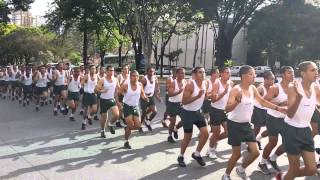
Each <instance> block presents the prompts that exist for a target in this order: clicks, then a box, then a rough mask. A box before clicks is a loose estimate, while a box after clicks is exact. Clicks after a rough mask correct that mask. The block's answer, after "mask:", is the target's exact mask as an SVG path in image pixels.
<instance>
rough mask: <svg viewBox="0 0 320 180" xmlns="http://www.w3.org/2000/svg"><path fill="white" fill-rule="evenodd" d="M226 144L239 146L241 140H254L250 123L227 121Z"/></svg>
mask: <svg viewBox="0 0 320 180" xmlns="http://www.w3.org/2000/svg"><path fill="white" fill-rule="evenodd" d="M227 128H228V144H230V145H231V146H240V145H241V143H242V142H256V136H255V135H254V132H253V130H252V128H251V125H250V123H238V122H234V121H232V120H228V121H227Z"/></svg>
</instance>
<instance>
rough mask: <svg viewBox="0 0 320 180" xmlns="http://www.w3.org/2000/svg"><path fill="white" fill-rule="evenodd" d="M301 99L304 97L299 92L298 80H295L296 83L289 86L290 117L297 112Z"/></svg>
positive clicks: (288, 113)
mask: <svg viewBox="0 0 320 180" xmlns="http://www.w3.org/2000/svg"><path fill="white" fill-rule="evenodd" d="M301 99H302V95H301V93H299V92H298V89H297V84H296V82H294V84H291V85H289V88H288V110H287V116H288V117H289V118H292V117H293V116H294V115H295V114H296V112H297V110H298V107H299V104H300V101H301Z"/></svg>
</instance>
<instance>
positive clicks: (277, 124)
mask: <svg viewBox="0 0 320 180" xmlns="http://www.w3.org/2000/svg"><path fill="white" fill-rule="evenodd" d="M266 125H267V131H268V135H269V136H277V137H278V135H279V134H280V135H281V133H282V131H283V126H284V118H276V117H273V116H271V115H269V114H267V123H266Z"/></svg>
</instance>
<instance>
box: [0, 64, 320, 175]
mask: <svg viewBox="0 0 320 180" xmlns="http://www.w3.org/2000/svg"><path fill="white" fill-rule="evenodd" d="M299 71H300V75H301V78H300V79H299V80H294V70H293V68H292V67H290V66H284V67H282V68H281V71H280V74H281V81H280V82H278V83H275V76H274V74H273V73H272V72H266V73H265V74H264V76H263V78H264V82H263V83H261V84H259V85H258V86H255V85H254V83H255V77H256V76H255V71H254V69H253V68H252V67H251V66H247V65H244V66H242V67H241V69H240V71H239V76H240V79H241V80H240V83H238V84H237V85H235V83H234V82H232V81H231V80H230V76H231V72H230V69H229V68H227V67H222V68H220V69H212V71H211V73H210V78H209V79H206V74H205V69H204V68H202V67H196V68H194V70H193V71H192V77H191V78H190V79H186V78H185V70H184V68H179V67H177V68H175V69H173V72H172V76H170V77H169V78H168V79H167V81H166V99H165V103H166V107H167V108H166V112H165V113H164V118H163V121H162V124H163V127H165V128H168V139H167V141H168V142H169V143H176V140H177V139H178V138H179V137H178V130H179V129H180V128H181V127H182V128H183V132H184V133H183V134H184V136H183V138H182V141H181V144H180V154H179V155H178V158H177V161H178V165H179V166H181V167H186V166H187V164H186V163H185V160H184V159H185V157H184V154H185V152H186V149H187V147H188V145H189V143H190V141H191V138H192V136H193V127H194V125H195V126H196V127H197V128H198V129H199V135H198V138H199V141H198V144H197V147H196V150H195V151H194V153H192V158H193V159H195V160H196V162H197V163H199V165H201V166H205V165H206V162H205V161H204V159H203V158H202V156H201V151H202V149H203V148H204V146H205V144H206V143H207V141H208V139H209V143H208V144H209V146H208V149H207V153H206V155H207V156H208V157H209V158H210V159H216V158H218V157H217V155H216V152H217V146H218V144H219V141H220V140H223V139H225V138H227V139H228V140H227V142H228V144H229V145H231V147H232V155H231V157H230V159H229V160H228V165H227V168H226V171H225V174H224V175H223V177H222V179H223V180H229V179H231V177H230V174H231V172H232V170H233V169H234V167H235V166H236V164H237V161H238V160H239V159H240V158H241V145H242V144H246V145H247V151H248V153H247V155H246V156H245V157H243V159H242V163H241V165H239V166H237V167H236V168H235V171H236V173H237V174H238V175H239V176H240V177H241V178H243V179H247V175H246V172H245V169H246V168H247V167H248V166H249V165H250V164H251V163H252V162H253V161H255V160H256V159H257V158H258V157H259V156H260V151H262V153H261V158H260V159H259V164H258V168H259V169H260V170H261V172H263V173H264V174H271V171H270V169H269V168H268V166H267V164H270V165H271V166H272V168H273V169H274V170H276V171H277V172H278V173H277V174H276V179H285V180H289V179H294V178H296V177H302V176H312V175H314V174H315V173H316V170H317V164H316V160H315V153H314V151H315V146H314V141H313V137H314V136H315V135H317V134H318V133H319V131H318V130H319V124H320V113H319V111H318V109H317V107H318V105H319V102H320V85H319V83H318V82H317V76H318V68H317V66H316V65H315V64H314V63H312V62H309V61H306V62H302V63H301V64H299ZM0 97H1V98H2V99H9V100H11V101H15V100H18V101H19V103H21V104H22V105H23V106H27V105H30V102H34V104H35V110H36V111H40V109H41V107H43V106H44V105H48V104H51V103H53V114H54V115H55V116H57V115H58V114H59V111H60V113H61V114H63V115H69V119H70V121H75V113H76V111H77V109H79V108H80V109H81V110H80V113H81V114H82V116H83V120H82V124H81V129H82V130H85V129H86V127H87V124H89V125H92V123H93V119H95V120H99V119H100V127H101V132H100V136H101V137H102V138H106V131H105V130H106V128H108V129H109V131H110V133H111V134H115V127H116V126H118V127H123V128H124V137H125V142H124V148H126V149H131V148H132V147H131V144H130V143H129V139H130V136H131V133H132V131H134V130H137V131H139V132H140V133H143V129H142V125H144V126H145V127H147V129H148V131H152V130H153V128H152V125H151V124H152V123H151V122H152V120H153V119H154V118H155V116H156V115H157V108H156V103H155V98H156V99H157V100H158V101H159V102H161V98H160V85H159V80H158V79H157V77H156V75H155V69H154V68H148V69H147V73H146V75H145V76H143V77H140V75H139V73H138V72H137V71H135V70H132V71H130V69H129V66H127V65H126V66H123V67H122V72H121V73H120V74H119V75H118V76H116V75H115V69H114V67H112V66H108V67H106V68H103V67H100V68H99V70H98V71H97V68H96V66H94V65H89V66H81V67H75V68H73V69H70V68H69V66H67V65H65V64H64V63H59V64H58V65H57V66H56V67H51V66H45V65H41V66H39V67H36V66H19V67H18V66H15V65H14V66H7V67H2V68H1V69H0ZM80 102H81V103H80ZM140 107H141V108H140ZM140 109H141V112H140ZM109 114H111V117H108V115H109ZM140 114H141V115H140ZM178 116H179V117H180V118H179V119H180V121H178V120H179V119H177V117H178ZM98 117H100V118H98ZM263 127H266V130H264V131H263V132H261V129H262V128H263ZM310 127H311V128H310ZM209 130H210V131H209ZM210 133H211V136H210ZM279 135H281V137H282V145H280V146H278V148H277V149H276V150H275V152H274V153H273V154H271V152H272V151H273V150H274V149H275V147H276V146H277V144H278V138H279ZM209 136H210V138H209ZM264 137H268V138H269V139H268V143H267V144H266V145H265V147H263V145H262V143H261V139H262V138H264ZM259 150H260V151H259ZM283 153H287V155H288V162H289V170H288V172H287V173H282V171H281V169H280V168H279V166H278V164H277V161H276V160H277V158H278V157H279V156H280V155H282V154H283ZM300 157H302V158H303V161H304V167H300V161H299V159H300ZM318 166H319V165H318Z"/></svg>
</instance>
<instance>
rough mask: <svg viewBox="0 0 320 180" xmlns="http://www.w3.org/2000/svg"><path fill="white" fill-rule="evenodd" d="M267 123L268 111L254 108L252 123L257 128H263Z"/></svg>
mask: <svg viewBox="0 0 320 180" xmlns="http://www.w3.org/2000/svg"><path fill="white" fill-rule="evenodd" d="M266 122H267V110H266V109H260V108H257V107H254V109H253V113H252V116H251V123H252V124H254V126H255V127H263V126H266Z"/></svg>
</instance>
